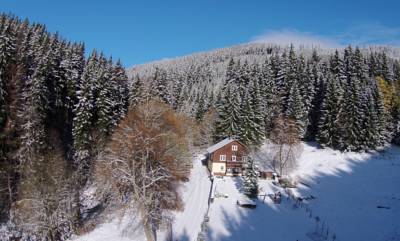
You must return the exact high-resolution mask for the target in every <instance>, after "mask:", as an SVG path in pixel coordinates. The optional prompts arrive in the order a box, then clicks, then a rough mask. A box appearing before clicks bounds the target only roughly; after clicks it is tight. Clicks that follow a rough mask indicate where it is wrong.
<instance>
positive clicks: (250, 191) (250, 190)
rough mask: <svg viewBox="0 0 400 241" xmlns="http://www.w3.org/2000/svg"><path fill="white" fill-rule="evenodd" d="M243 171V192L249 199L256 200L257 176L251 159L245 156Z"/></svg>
mask: <svg viewBox="0 0 400 241" xmlns="http://www.w3.org/2000/svg"><path fill="white" fill-rule="evenodd" d="M243 166H244V170H243V192H244V194H245V195H247V196H248V197H250V198H257V195H258V176H257V169H256V166H255V164H254V160H253V158H252V157H250V156H247V157H246V158H245V161H244V165H243Z"/></svg>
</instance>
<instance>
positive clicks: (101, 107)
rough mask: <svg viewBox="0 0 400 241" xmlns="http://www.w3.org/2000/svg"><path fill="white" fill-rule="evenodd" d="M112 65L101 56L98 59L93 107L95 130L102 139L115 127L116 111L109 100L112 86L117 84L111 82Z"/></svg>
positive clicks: (111, 94)
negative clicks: (95, 113) (98, 67)
mask: <svg viewBox="0 0 400 241" xmlns="http://www.w3.org/2000/svg"><path fill="white" fill-rule="evenodd" d="M111 64H112V63H107V60H106V59H105V57H104V56H103V55H102V54H101V55H100V58H99V65H100V66H101V68H100V72H99V73H98V76H97V77H96V81H97V86H98V88H99V92H98V96H97V98H96V100H95V106H96V109H97V121H96V129H97V130H99V131H100V133H101V135H103V136H102V137H103V138H105V136H107V134H108V132H109V130H110V128H111V127H113V126H114V125H116V123H115V122H114V120H113V117H114V116H113V113H112V112H113V111H117V112H118V109H116V108H115V107H116V106H115V104H114V103H113V100H112V99H111V98H112V96H113V94H118V93H113V91H112V86H113V85H114V86H116V85H117V83H115V82H114V83H112V82H111V68H112V66H111Z"/></svg>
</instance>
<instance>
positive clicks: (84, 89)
mask: <svg viewBox="0 0 400 241" xmlns="http://www.w3.org/2000/svg"><path fill="white" fill-rule="evenodd" d="M97 65H98V58H97V53H96V51H93V52H92V54H91V55H90V57H89V59H88V61H87V63H86V66H85V69H84V71H83V73H82V79H81V81H80V86H79V87H78V91H77V99H78V103H77V104H76V106H75V109H74V115H75V117H74V119H73V130H72V135H73V139H74V149H75V161H76V165H77V166H78V169H79V171H80V172H81V175H84V176H85V175H87V171H88V168H89V157H90V149H91V148H90V144H91V142H92V139H91V132H92V122H93V116H94V115H93V114H94V113H93V111H94V96H93V94H94V88H95V86H94V82H95V81H96V78H97V71H98V69H97ZM81 184H82V183H81Z"/></svg>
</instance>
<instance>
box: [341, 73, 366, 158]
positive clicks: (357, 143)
mask: <svg viewBox="0 0 400 241" xmlns="http://www.w3.org/2000/svg"><path fill="white" fill-rule="evenodd" d="M343 99H344V100H345V101H344V102H343V107H342V109H341V112H340V113H339V118H340V125H341V126H342V137H343V138H342V140H343V142H342V143H341V145H342V148H341V149H343V150H347V151H358V150H360V149H362V144H363V143H362V141H361V138H362V122H363V119H362V116H363V110H362V108H361V106H360V105H361V101H360V100H361V93H360V84H359V82H358V80H357V79H356V78H355V77H350V79H349V80H348V82H347V84H346V86H345V89H344V93H343Z"/></svg>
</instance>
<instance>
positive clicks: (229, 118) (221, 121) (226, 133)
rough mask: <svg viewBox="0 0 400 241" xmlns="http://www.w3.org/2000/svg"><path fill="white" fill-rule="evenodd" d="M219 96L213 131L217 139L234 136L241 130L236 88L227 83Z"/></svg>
mask: <svg viewBox="0 0 400 241" xmlns="http://www.w3.org/2000/svg"><path fill="white" fill-rule="evenodd" d="M220 98H221V101H220V103H219V104H218V106H217V113H218V120H217V123H216V132H215V133H216V137H217V140H222V139H224V138H227V137H231V138H235V137H237V136H238V135H239V133H240V132H241V125H240V124H241V110H240V100H239V94H238V90H237V88H236V87H235V86H234V85H233V84H232V85H228V86H227V87H226V88H225V89H224V93H223V94H222V96H221V97H220Z"/></svg>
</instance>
